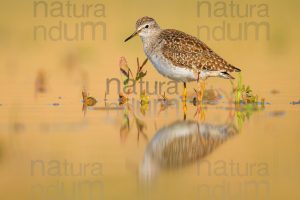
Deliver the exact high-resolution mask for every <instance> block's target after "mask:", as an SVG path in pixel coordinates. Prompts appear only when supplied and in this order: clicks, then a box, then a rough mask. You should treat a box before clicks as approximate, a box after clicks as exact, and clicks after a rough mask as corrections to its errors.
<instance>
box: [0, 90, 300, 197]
mask: <svg viewBox="0 0 300 200" xmlns="http://www.w3.org/2000/svg"><path fill="white" fill-rule="evenodd" d="M78 96H79V95H78ZM79 97H80V96H79ZM276 98H277V99H278V102H279V101H281V99H282V97H281V95H280V94H279V95H275V96H274V98H273V99H275V100H276ZM34 99H35V100H34V103H33V104H20V103H16V104H14V105H9V104H7V105H5V104H3V105H2V106H1V107H0V109H1V113H9V114H10V115H9V117H8V118H4V115H2V119H3V120H2V125H1V132H2V134H1V138H0V145H1V154H0V155H1V157H0V173H1V177H2V181H1V185H2V186H1V188H2V192H1V193H2V195H3V196H5V197H7V198H9V199H13V198H20V197H22V199H51V198H54V199H60V198H61V199H68V198H69V199H87V198H91V199H97V198H98V199H99V198H100V199H101V198H102V199H166V198H168V199H255V198H256V199H282V198H283V197H284V195H285V194H286V193H289V194H290V197H295V198H296V197H297V195H299V193H298V192H297V189H296V187H297V185H298V180H299V178H300V173H299V165H300V162H299V161H298V159H297V157H298V156H297V155H298V152H299V145H298V140H299V134H298V133H299V123H298V122H297V119H298V118H299V111H300V109H299V106H298V105H291V104H289V103H288V102H287V101H286V103H283V104H280V103H278V104H275V103H270V104H266V105H265V108H262V109H259V110H257V111H254V112H250V111H248V112H247V111H237V110H236V109H234V105H233V104H230V103H228V102H227V101H226V100H225V99H223V100H221V101H220V102H218V103H217V104H216V105H208V104H204V105H203V107H202V112H200V114H196V115H195V112H196V111H197V107H195V106H193V105H192V104H190V103H188V106H187V113H186V119H185V120H184V114H183V110H182V104H181V102H180V101H179V102H178V105H176V104H175V105H171V106H169V107H168V108H167V109H165V110H161V107H160V102H157V101H155V100H151V101H150V106H149V108H148V109H147V110H146V113H145V115H143V114H142V113H141V111H140V106H139V103H138V102H136V101H137V100H134V101H129V102H130V103H129V104H130V109H128V108H127V106H123V107H118V109H111V110H108V109H106V110H105V109H104V107H103V106H104V102H103V101H101V100H100V101H99V102H98V103H97V104H96V105H95V106H94V107H87V108H86V110H85V111H83V110H82V102H81V101H80V98H78V101H74V99H68V97H64V96H62V97H59V98H58V97H56V98H54V97H53V96H50V95H48V94H42V95H38V96H37V97H35V98H34ZM132 102H133V103H132ZM175 102H176V101H175ZM115 103H117V102H111V101H108V102H107V104H108V105H110V106H113V105H115ZM247 113H248V114H249V116H248V118H247V117H245V119H244V120H242V117H241V115H247ZM237 116H240V117H237ZM4 183H5V184H4ZM16 190H17V191H18V192H17V193H16V192H13V191H16ZM116 191H117V192H116Z"/></svg>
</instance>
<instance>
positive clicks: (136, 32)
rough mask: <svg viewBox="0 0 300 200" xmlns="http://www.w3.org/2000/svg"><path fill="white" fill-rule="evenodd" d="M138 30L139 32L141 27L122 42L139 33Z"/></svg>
mask: <svg viewBox="0 0 300 200" xmlns="http://www.w3.org/2000/svg"><path fill="white" fill-rule="evenodd" d="M140 32H141V29H140V30H137V31H135V32H134V33H132V34H131V35H130V36H129V37H128V38H126V39H125V41H124V42H127V41H128V40H130V39H131V38H133V37H134V36H136V35H137V34H139V33H140Z"/></svg>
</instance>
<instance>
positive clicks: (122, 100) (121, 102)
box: [119, 93, 128, 105]
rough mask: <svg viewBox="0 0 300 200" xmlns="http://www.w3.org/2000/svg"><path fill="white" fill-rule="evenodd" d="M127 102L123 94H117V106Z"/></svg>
mask: <svg viewBox="0 0 300 200" xmlns="http://www.w3.org/2000/svg"><path fill="white" fill-rule="evenodd" d="M127 102H128V98H127V97H126V96H125V95H124V94H122V93H121V94H119V105H124V104H126V103H127Z"/></svg>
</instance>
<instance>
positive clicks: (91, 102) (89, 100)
mask: <svg viewBox="0 0 300 200" xmlns="http://www.w3.org/2000/svg"><path fill="white" fill-rule="evenodd" d="M82 102H83V104H84V105H86V106H94V105H96V103H97V100H96V99H95V98H94V97H91V96H89V95H88V93H87V92H86V91H85V90H84V91H82Z"/></svg>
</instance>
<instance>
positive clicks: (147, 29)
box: [124, 16, 241, 102]
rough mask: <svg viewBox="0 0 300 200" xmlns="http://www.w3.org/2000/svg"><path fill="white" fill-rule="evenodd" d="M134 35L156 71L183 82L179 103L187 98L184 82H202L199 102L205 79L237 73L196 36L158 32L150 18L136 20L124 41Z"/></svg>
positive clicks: (171, 31)
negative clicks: (138, 37)
mask: <svg viewBox="0 0 300 200" xmlns="http://www.w3.org/2000/svg"><path fill="white" fill-rule="evenodd" d="M137 35H139V36H140V38H141V41H142V43H143V48H144V52H145V54H146V56H147V59H149V60H150V62H151V63H152V65H153V66H154V67H155V68H156V70H157V71H158V72H159V73H160V74H161V75H163V76H165V77H167V78H169V79H171V80H173V81H177V82H183V87H184V90H183V95H182V100H183V101H186V98H187V89H186V83H187V82H191V81H197V82H199V81H202V82H203V84H202V85H201V89H202V92H201V97H200V98H199V99H200V101H201V102H202V98H203V93H204V88H205V80H206V79H207V78H208V77H221V78H225V79H234V77H233V76H231V75H230V73H231V72H240V71H241V70H240V69H239V68H237V67H235V66H233V65H231V64H230V63H228V62H227V61H225V60H224V59H223V58H222V57H220V56H219V55H218V54H217V53H215V52H214V51H213V50H212V49H211V48H209V47H208V46H207V45H206V44H205V43H204V42H202V41H201V40H200V39H198V38H197V37H194V36H192V35H189V34H187V33H184V32H182V31H179V30H175V29H162V28H160V26H159V24H158V23H157V22H156V20H155V19H153V18H152V17H148V16H145V17H141V18H139V19H138V20H137V21H136V30H135V31H134V33H133V34H131V35H130V36H129V37H127V38H126V39H125V41H124V42H127V41H128V40H130V39H131V38H133V37H135V36H137Z"/></svg>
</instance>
